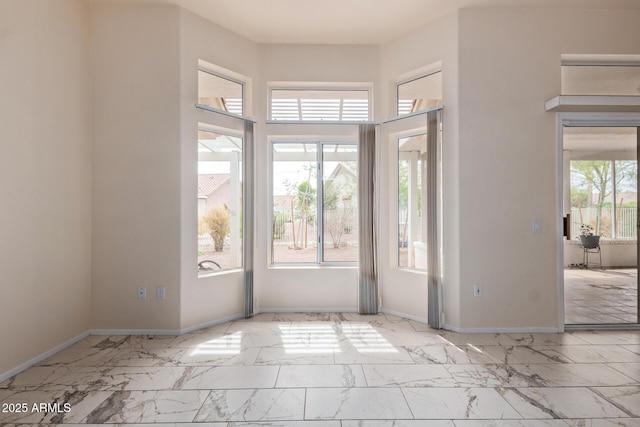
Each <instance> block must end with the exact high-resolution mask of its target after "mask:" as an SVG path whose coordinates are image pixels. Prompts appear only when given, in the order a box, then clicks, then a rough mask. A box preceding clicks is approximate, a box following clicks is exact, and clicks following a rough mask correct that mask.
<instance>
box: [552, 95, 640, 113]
mask: <svg viewBox="0 0 640 427" xmlns="http://www.w3.org/2000/svg"><path fill="white" fill-rule="evenodd" d="M544 109H545V111H554V112H594V113H598V112H637V111H640V96H607V95H559V96H556V97H553V98H551V99H549V100H547V101H546V102H545V103H544Z"/></svg>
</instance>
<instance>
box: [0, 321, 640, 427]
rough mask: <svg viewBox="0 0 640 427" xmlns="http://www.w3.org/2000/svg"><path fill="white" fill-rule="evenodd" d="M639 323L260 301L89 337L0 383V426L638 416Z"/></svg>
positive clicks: (605, 423)
mask: <svg viewBox="0 0 640 427" xmlns="http://www.w3.org/2000/svg"><path fill="white" fill-rule="evenodd" d="M639 408H640V331H611V332H606V331H594V332H588V331H580V332H568V333H564V334H457V333H454V332H448V331H440V330H433V329H430V328H429V327H427V326H426V325H424V324H421V323H418V322H415V321H410V320H405V319H402V318H399V317H396V316H389V315H384V314H379V315H375V316H361V315H358V314H354V313H331V314H328V313H319V314H305V313H283V314H261V315H258V316H255V317H254V318H252V319H247V320H238V321H234V322H228V323H224V324H221V325H216V326H214V327H211V328H206V329H203V330H200V331H195V332H192V333H189V334H185V335H182V336H178V337H176V336H173V337H167V336H163V337H154V336H90V337H88V338H86V339H84V340H83V341H81V342H78V343H76V344H74V345H73V346H71V347H69V348H67V349H65V350H63V351H61V352H59V353H57V354H55V355H53V356H51V357H50V358H49V359H47V360H44V361H43V362H41V363H40V364H38V365H37V366H33V367H31V368H29V369H27V370H25V371H23V372H21V373H20V374H18V375H16V376H15V377H13V378H10V379H9V380H7V381H4V382H3V383H0V426H16V427H17V426H31V425H33V426H36V425H61V426H69V427H71V426H98V425H105V424H110V425H118V426H138V427H151V426H154V427H181V426H187V425H192V424H197V425H199V426H202V427H250V426H272V427H273V426H276V427H277V426H279V427H422V426H427V427H429V426H432V427H479V426H496V427H566V426H580V427H610V426H630V427H640V409H639Z"/></svg>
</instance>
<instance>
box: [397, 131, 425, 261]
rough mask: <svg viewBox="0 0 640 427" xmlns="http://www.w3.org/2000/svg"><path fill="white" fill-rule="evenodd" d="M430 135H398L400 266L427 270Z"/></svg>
mask: <svg viewBox="0 0 640 427" xmlns="http://www.w3.org/2000/svg"><path fill="white" fill-rule="evenodd" d="M426 145H427V135H426V134H425V133H422V134H418V135H413V136H408V137H403V138H399V139H398V266H399V267H404V268H410V269H416V270H426V268H427V251H426V238H425V230H424V225H423V217H424V215H423V209H422V204H423V203H424V200H425V197H424V191H426V185H425V183H424V181H425V179H426V176H425V173H424V172H425V171H424V170H423V168H425V167H426V162H425V160H426V157H425V156H426Z"/></svg>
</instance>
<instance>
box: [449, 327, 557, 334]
mask: <svg viewBox="0 0 640 427" xmlns="http://www.w3.org/2000/svg"><path fill="white" fill-rule="evenodd" d="M442 329H446V330H447V331H452V332H458V333H461V334H557V333H561V332H562V331H560V330H559V329H558V328H553V327H545V326H540V327H523V328H459V327H457V326H451V325H442Z"/></svg>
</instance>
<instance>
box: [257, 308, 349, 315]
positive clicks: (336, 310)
mask: <svg viewBox="0 0 640 427" xmlns="http://www.w3.org/2000/svg"><path fill="white" fill-rule="evenodd" d="M357 312H358V310H357V309H355V308H261V309H259V310H256V312H255V314H260V313H357Z"/></svg>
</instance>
